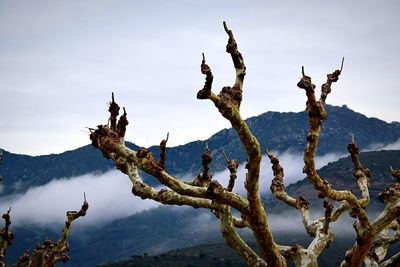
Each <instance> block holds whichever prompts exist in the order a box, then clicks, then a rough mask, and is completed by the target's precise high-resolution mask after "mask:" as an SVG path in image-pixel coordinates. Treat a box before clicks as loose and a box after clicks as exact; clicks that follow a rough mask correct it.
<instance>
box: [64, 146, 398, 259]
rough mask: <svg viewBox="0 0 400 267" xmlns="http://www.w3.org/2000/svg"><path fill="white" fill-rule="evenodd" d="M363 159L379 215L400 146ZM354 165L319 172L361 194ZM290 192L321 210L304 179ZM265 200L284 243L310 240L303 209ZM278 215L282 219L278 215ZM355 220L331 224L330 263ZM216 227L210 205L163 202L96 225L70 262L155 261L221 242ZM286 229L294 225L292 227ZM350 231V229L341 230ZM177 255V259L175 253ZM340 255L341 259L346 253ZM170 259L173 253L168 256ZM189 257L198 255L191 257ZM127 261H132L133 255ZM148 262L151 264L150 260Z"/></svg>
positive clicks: (341, 164) (349, 241) (336, 165)
mask: <svg viewBox="0 0 400 267" xmlns="http://www.w3.org/2000/svg"><path fill="white" fill-rule="evenodd" d="M360 159H361V161H362V163H363V165H364V166H366V167H368V168H369V169H370V170H371V172H372V177H371V205H370V206H371V207H370V210H369V212H370V214H376V213H377V212H378V211H381V210H383V205H382V204H381V203H380V202H379V201H378V200H377V194H378V193H379V192H382V191H383V190H384V188H385V187H387V186H389V185H391V184H392V183H393V182H394V180H393V179H392V177H391V175H390V172H389V171H388V170H389V166H390V165H392V166H400V151H399V150H397V151H376V152H375V151H374V152H364V153H361V154H360ZM353 169H354V167H353V165H352V162H351V159H350V157H345V158H342V159H339V160H338V161H336V162H333V163H329V164H328V165H327V166H325V167H323V168H321V169H320V170H319V174H320V175H321V176H323V177H326V179H328V180H329V181H330V182H331V183H332V184H333V185H334V186H335V188H338V189H345V188H347V189H348V188H349V187H350V188H351V189H352V190H353V191H354V192H356V193H357V192H358V191H359V190H358V189H357V188H356V184H355V181H354V178H352V172H353ZM287 191H288V192H289V193H290V194H292V195H293V196H299V195H301V196H305V197H306V198H307V199H308V200H309V201H310V202H311V204H313V205H312V206H311V207H312V210H311V211H312V214H313V215H314V216H315V214H322V213H323V208H322V204H321V200H320V199H318V198H317V194H316V192H315V190H314V189H313V188H312V186H311V185H310V183H309V182H308V180H307V179H306V178H305V179H303V180H301V181H299V182H297V183H294V184H292V185H289V186H288V187H287ZM265 199H266V201H265V203H266V206H267V210H268V213H269V218H270V222H271V228H272V230H273V232H274V233H275V234H276V235H277V238H278V240H282V243H283V244H295V243H300V244H301V243H304V244H307V242H309V241H310V238H309V237H308V236H307V234H306V233H305V230H304V229H302V225H301V218H300V215H299V213H298V212H297V211H296V210H294V209H292V208H289V207H287V206H286V205H285V204H281V202H279V201H277V200H276V199H275V198H273V197H265ZM288 214H289V215H290V217H291V218H292V219H291V220H289V222H288V220H287V216H289V215H288ZM277 217H279V218H280V219H277ZM373 217H374V216H372V218H373ZM353 221H354V220H353V219H352V218H350V217H349V216H347V215H346V216H344V218H343V220H342V221H339V222H336V223H334V224H333V226H332V227H336V228H335V230H334V231H335V236H336V239H335V240H334V242H333V243H332V244H331V248H330V249H329V250H328V251H327V252H324V253H325V254H324V255H325V256H324V262H329V258H330V257H332V255H344V253H345V249H347V248H348V247H349V246H350V244H352V243H353V242H354V231H353V228H352V226H351V225H352V223H353ZM285 223H286V224H288V223H289V224H290V223H291V224H290V227H289V226H287V227H286V228H285V227H283V226H282V224H285ZM345 223H347V226H346V227H347V229H343V228H342V226H343V225H344V224H345ZM218 227H219V225H218V221H217V220H216V219H215V218H214V217H213V215H212V214H211V212H209V211H208V210H202V209H193V208H182V207H170V206H160V207H158V208H153V209H150V210H147V211H144V212H141V213H138V214H135V215H132V216H130V217H127V218H125V219H121V220H118V221H115V222H113V223H112V224H109V225H107V226H105V227H104V228H103V229H99V230H97V231H96V233H93V235H91V237H90V238H88V239H87V240H86V242H85V244H84V245H83V247H84V249H83V248H79V247H78V248H71V257H72V262H71V264H72V266H94V264H100V263H103V264H104V263H107V262H113V261H116V260H121V259H128V258H129V257H131V256H132V255H136V256H137V255H143V254H145V253H146V254H148V255H158V256H157V257H159V258H150V257H145V256H142V257H141V258H138V257H136V261H140V262H142V263H143V262H144V263H146V264H149V262H151V261H152V260H156V259H158V260H159V261H160V262H162V261H161V260H162V259H161V258H162V257H161V255H162V254H163V253H165V252H167V251H169V250H171V249H178V248H185V247H189V246H193V245H196V244H203V243H207V244H208V243H210V242H211V243H215V242H217V241H220V242H222V238H221V234H220V233H219V230H218ZM288 229H291V230H289V231H288ZM346 230H347V232H343V231H346ZM338 232H339V233H338ZM340 232H342V233H340ZM241 234H242V235H243V236H245V237H246V238H247V239H250V240H251V235H250V233H249V232H248V231H246V230H244V231H241ZM346 237H347V239H346ZM332 247H333V248H332ZM96 255H107V256H104V257H103V258H98V257H95V256H96ZM192 256H193V255H192ZM219 256H221V255H218V254H212V253H211V256H210V255H209V257H208V259H209V260H211V261H212V260H213V258H215V257H217V258H218V257H219ZM174 257H175V258H176V256H174ZM167 258H168V257H167ZM336 258H338V259H341V258H342V257H336ZM168 259H171V258H170V257H169V258H168ZM191 260H195V259H194V258H192V259H191ZM127 261H128V262H129V260H127ZM110 266H119V265H110ZM121 266H123V265H121ZM135 266H136V265H135ZM138 266H142V265H138ZM149 266H152V265H151V264H150V265H149ZM156 266H159V265H156ZM167 266H168V265H167ZM177 266H179V265H177ZM180 266H183V265H180ZM184 266H187V265H184ZM193 266H198V265H193ZM210 266H213V265H210ZM221 266H222V265H221ZM323 266H328V265H323ZM330 266H337V265H330Z"/></svg>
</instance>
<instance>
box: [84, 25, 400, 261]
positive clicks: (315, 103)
mask: <svg viewBox="0 0 400 267" xmlns="http://www.w3.org/2000/svg"><path fill="white" fill-rule="evenodd" d="M223 26H224V30H225V32H226V33H227V35H228V44H227V46H226V51H227V53H229V54H230V55H231V58H232V62H233V66H234V68H235V71H236V75H235V82H234V85H233V86H225V87H223V88H222V90H221V91H220V93H219V94H215V93H213V92H212V83H213V77H214V76H213V73H212V71H211V68H210V67H209V66H208V65H207V64H206V59H205V56H204V54H203V55H202V62H201V73H203V74H204V75H205V76H206V77H205V83H204V86H203V88H202V89H201V90H199V91H198V93H197V98H198V99H204V100H206V99H208V100H211V101H212V102H213V104H214V105H215V107H216V108H217V109H218V111H219V113H221V115H222V116H223V117H224V118H226V119H227V120H228V121H229V122H230V123H231V125H232V127H233V129H234V130H235V131H236V132H237V134H238V136H239V139H240V141H241V143H242V145H243V148H244V149H245V151H246V153H247V158H248V160H247V164H246V169H247V173H246V179H245V189H246V194H247V195H246V197H244V196H241V195H239V194H237V193H233V188H234V187H235V180H236V178H237V169H238V163H237V161H235V160H229V158H228V156H227V155H226V154H225V153H224V158H225V160H226V163H227V168H228V169H229V172H230V176H229V183H228V185H226V187H224V186H223V185H221V184H220V183H219V182H218V181H217V180H212V173H211V171H210V167H209V164H210V163H211V161H212V155H211V151H210V150H209V149H208V146H207V143H206V148H205V151H204V153H203V155H202V157H201V160H202V166H203V168H202V172H201V173H200V174H199V175H198V176H197V177H196V178H195V179H194V180H193V181H192V182H184V181H182V180H180V179H178V178H177V177H174V176H173V175H171V174H169V173H168V171H167V170H166V169H165V163H166V143H167V140H168V135H167V138H166V139H165V140H163V141H162V142H161V144H160V149H161V152H160V160H159V161H156V160H155V159H154V157H153V155H152V154H151V153H150V152H149V151H148V150H147V149H145V148H141V149H139V150H138V151H134V150H131V149H129V148H127V147H126V146H125V144H124V143H125V140H124V135H125V131H126V126H127V125H128V120H127V113H126V111H125V109H124V114H123V115H122V116H121V117H120V119H119V121H117V116H118V111H119V106H118V105H117V104H116V103H115V100H114V95H112V101H111V102H110V109H109V111H110V114H111V115H110V119H109V121H110V123H109V124H108V125H100V126H98V128H97V129H96V130H93V131H92V133H91V135H90V138H91V140H92V144H93V145H94V146H95V147H96V148H98V149H100V150H101V152H102V153H103V155H104V156H105V157H106V158H109V159H112V160H113V161H114V163H115V166H116V167H117V169H119V170H120V171H121V172H123V173H125V174H127V175H128V177H129V178H130V180H131V182H132V193H133V194H134V195H136V196H139V197H141V198H143V199H152V200H154V201H157V202H160V203H163V204H168V205H187V206H192V207H195V208H206V209H210V210H211V211H212V212H213V214H214V215H215V216H216V218H217V219H218V220H219V222H220V229H221V233H222V236H223V237H224V240H225V242H226V244H227V245H228V246H230V247H232V248H233V249H235V250H236V251H237V253H238V254H239V255H241V256H242V257H243V258H244V260H245V261H246V262H247V263H248V264H249V265H250V266H267V265H268V266H286V264H287V262H286V259H288V260H291V261H293V262H294V264H295V265H296V266H317V265H318V261H317V259H318V256H319V255H320V254H321V253H322V251H323V250H324V249H325V248H326V247H328V245H329V244H330V242H332V241H333V239H334V235H333V233H332V232H331V229H330V225H331V224H332V223H334V222H336V221H337V220H338V219H339V218H340V216H341V215H342V214H344V213H345V212H349V213H350V215H351V216H352V217H354V218H355V220H356V221H355V223H354V228H355V231H356V234H357V239H356V242H355V244H354V246H353V247H352V248H350V249H349V251H348V252H347V254H346V256H345V260H344V261H343V263H342V265H343V266H360V265H361V264H362V263H363V262H373V261H375V262H376V264H379V263H381V264H389V265H390V264H392V265H393V263H392V262H398V258H399V256H398V255H395V256H394V257H393V258H392V259H389V260H386V261H383V260H384V257H385V256H384V255H386V251H387V247H388V246H389V245H391V244H393V243H395V242H397V241H398V236H399V234H398V232H396V233H397V234H396V236H395V237H389V236H388V234H387V233H388V229H394V228H393V227H397V228H396V229H397V230H396V231H398V223H397V224H396V223H395V222H396V220H398V217H399V210H400V208H399V205H400V204H399V203H400V201H399V199H400V198H399V195H400V192H399V191H400V188H399V187H400V186H399V184H395V185H393V186H392V187H391V188H388V189H387V190H385V191H384V192H383V193H382V194H381V195H380V199H381V201H382V202H384V203H385V209H384V211H382V213H381V214H380V215H379V216H378V217H377V218H376V219H375V220H373V221H370V220H369V218H368V216H367V213H366V211H365V208H366V207H367V206H368V204H369V200H370V196H369V189H368V186H369V179H370V176H371V173H370V172H369V170H368V169H367V168H365V167H363V166H362V164H361V162H360V160H359V157H358V153H359V149H358V147H357V145H356V143H355V140H354V137H353V138H352V141H351V142H350V144H349V145H348V150H349V153H350V155H351V158H352V161H353V164H354V173H353V176H354V177H355V178H356V181H357V184H358V187H359V189H360V191H361V195H362V197H361V198H360V199H358V198H357V197H356V196H355V195H354V194H353V192H351V191H350V190H335V189H334V188H333V187H332V185H330V184H329V183H328V182H327V181H326V180H325V179H324V178H323V177H320V176H319V174H318V172H317V170H316V168H315V154H316V151H317V147H318V140H319V135H320V132H321V126H322V124H323V122H324V121H325V119H326V118H327V112H326V110H325V103H326V99H327V96H328V95H329V93H330V92H331V91H332V84H333V83H334V82H337V81H338V79H339V76H340V74H341V72H342V70H343V60H342V64H341V67H340V69H339V70H336V71H334V72H332V73H331V74H328V75H327V81H326V83H325V84H323V85H322V87H321V96H320V98H319V100H317V97H316V95H315V85H314V84H312V81H311V77H309V76H306V75H305V71H304V67H303V68H302V76H303V77H302V78H301V80H300V82H299V83H298V84H297V86H298V87H300V88H302V89H304V90H305V91H306V96H307V102H306V106H307V112H308V117H309V120H308V125H309V132H308V135H307V138H306V140H307V145H306V148H305V150H304V158H303V159H304V169H303V171H304V173H306V174H307V177H308V180H309V181H310V182H311V183H312V184H313V185H314V188H315V189H316V190H317V191H318V192H319V195H320V196H321V197H324V198H325V201H324V205H323V208H324V209H325V215H324V216H323V217H322V218H319V219H316V220H312V219H311V215H310V213H311V212H310V205H309V203H308V201H307V200H306V199H305V198H304V197H301V196H299V197H293V196H290V195H289V194H288V193H287V192H286V190H285V186H284V180H283V178H284V170H283V167H282V166H281V165H280V163H279V159H278V157H277V156H274V155H272V154H271V153H269V152H268V153H267V155H268V156H269V157H270V160H271V163H272V169H273V175H274V178H273V179H272V183H271V187H270V188H271V191H272V193H273V194H274V195H275V196H276V198H278V199H279V200H281V201H283V202H284V203H286V204H287V205H288V206H290V207H292V208H295V209H297V210H298V211H299V212H300V214H301V216H302V218H303V225H304V228H305V231H306V232H307V233H308V234H309V235H310V236H311V237H313V240H312V242H311V243H310V244H309V245H308V247H306V248H305V247H301V246H299V245H294V246H287V245H280V244H277V243H276V242H275V241H274V236H273V233H272V231H271V229H270V226H269V224H268V217H267V212H266V210H265V208H264V205H263V203H262V201H261V197H260V190H259V186H260V185H259V180H260V168H261V166H260V164H261V155H262V154H261V147H260V144H259V142H258V140H257V139H256V137H255V136H254V135H253V134H252V132H251V131H250V129H249V127H248V125H247V124H246V123H245V121H244V120H243V119H242V117H241V114H240V106H241V103H242V99H243V83H244V77H245V75H246V66H245V63H244V59H243V56H242V54H241V53H240V52H239V50H238V45H237V42H236V40H235V38H234V36H233V33H232V31H231V30H230V29H229V28H228V26H227V25H226V23H225V22H224V24H223ZM139 170H142V171H144V172H146V173H148V174H150V175H152V176H154V177H155V178H156V179H157V180H158V181H159V182H160V184H161V185H163V186H164V187H165V188H163V189H161V190H157V189H155V188H153V187H151V186H150V185H148V184H147V183H146V182H144V181H143V180H142V179H141V178H140V176H139ZM392 173H393V176H394V177H396V178H397V179H400V171H397V170H393V171H392ZM335 201H337V202H339V205H338V206H337V207H336V208H335V207H334V206H333V205H332V203H333V202H335ZM232 209H234V210H235V212H232ZM235 213H238V214H239V215H240V218H236V217H235V216H233V214H235ZM245 227H246V228H249V229H250V230H251V231H252V233H253V235H254V238H255V240H256V241H257V244H258V248H259V251H260V255H257V253H255V251H253V250H252V249H251V248H250V247H249V246H248V245H247V244H246V242H245V241H244V240H243V239H242V238H241V237H240V235H239V234H238V231H237V228H245ZM389 265H388V266H389Z"/></svg>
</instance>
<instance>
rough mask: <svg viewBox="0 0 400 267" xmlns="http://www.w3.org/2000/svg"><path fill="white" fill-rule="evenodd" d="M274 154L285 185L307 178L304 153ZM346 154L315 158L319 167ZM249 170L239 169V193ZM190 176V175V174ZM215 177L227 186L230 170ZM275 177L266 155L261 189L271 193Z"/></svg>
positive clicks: (263, 159)
mask: <svg viewBox="0 0 400 267" xmlns="http://www.w3.org/2000/svg"><path fill="white" fill-rule="evenodd" d="M272 153H273V154H274V155H277V156H278V158H279V161H280V164H281V166H282V167H283V169H284V174H285V177H284V182H285V185H289V184H292V183H295V182H297V181H299V180H302V179H304V178H305V174H304V173H303V166H304V162H303V154H301V153H294V152H291V151H285V152H282V153H275V152H272ZM343 156H345V154H335V153H328V154H325V155H322V156H317V157H316V158H315V162H316V167H317V169H319V168H321V167H323V166H325V165H327V164H328V163H329V162H333V161H336V160H338V159H339V158H341V157H343ZM246 172H247V170H246V169H245V164H241V165H240V166H239V168H238V171H237V173H238V174H237V176H238V178H237V179H236V182H235V187H234V190H233V191H234V192H236V193H239V194H242V195H243V194H245V188H244V181H245V176H246V175H245V174H246ZM188 177H190V176H188ZM213 179H215V180H218V181H219V183H220V184H221V185H224V186H227V185H228V182H229V171H228V170H224V171H222V172H218V173H215V174H213ZM272 179H273V173H272V165H271V163H270V160H269V158H268V157H267V156H266V155H264V156H263V157H262V161H261V175H260V190H261V192H262V193H268V194H269V193H270V189H269V186H270V185H271V180H272Z"/></svg>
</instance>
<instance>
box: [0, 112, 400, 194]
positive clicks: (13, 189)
mask: <svg viewBox="0 0 400 267" xmlns="http://www.w3.org/2000/svg"><path fill="white" fill-rule="evenodd" d="M326 109H327V112H328V118H327V120H326V123H325V124H324V126H323V129H322V134H321V137H320V142H319V148H318V153H319V154H320V155H322V154H326V153H329V152H335V153H336V152H340V153H344V152H346V146H347V143H348V141H349V139H350V135H351V134H355V135H356V138H357V143H358V145H359V147H360V148H361V149H364V148H368V147H370V146H373V145H376V144H381V145H382V146H383V145H387V144H389V143H393V142H395V141H397V140H399V139H400V123H399V122H392V123H387V122H385V121H383V120H379V119H376V118H368V117H366V116H365V115H363V114H360V113H357V112H355V111H353V110H351V109H349V108H348V107H347V106H342V107H336V106H329V105H327V106H326ZM307 120H308V118H307V114H306V112H304V111H303V112H285V113H281V112H273V111H268V112H265V113H263V114H261V115H258V116H254V117H250V118H248V119H247V120H246V122H247V124H248V125H249V127H250V129H251V130H252V131H253V133H254V135H255V136H256V137H257V138H258V140H259V142H260V144H261V146H262V148H263V149H264V148H268V149H269V150H273V151H287V150H290V151H293V152H302V150H303V148H304V146H305V144H306V141H305V137H306V135H307V131H308V130H307V127H308V126H307V125H308V122H307ZM364 129H369V130H368V131H365V130H364ZM207 141H208V146H209V148H210V149H211V153H212V155H213V158H214V159H213V161H212V163H211V169H212V170H213V171H214V172H217V171H221V170H224V169H225V168H226V166H225V165H226V164H225V160H224V158H223V155H222V151H225V152H226V154H227V155H228V157H230V158H235V159H236V160H238V161H239V162H240V163H243V162H245V161H246V159H247V156H246V153H245V151H244V150H243V148H242V146H241V143H240V140H239V138H238V136H237V134H236V132H235V131H234V130H233V129H232V128H226V129H223V130H221V131H219V132H217V133H215V134H214V135H212V136H211V137H210V138H209V139H208V140H207ZM126 144H127V146H128V147H130V148H134V149H138V148H139V147H138V146H137V145H135V144H133V143H130V142H126ZM204 147H205V142H204V141H200V140H197V141H193V142H189V143H187V144H185V145H180V146H176V147H168V148H167V163H166V168H167V170H168V171H169V172H170V173H171V174H173V175H178V174H186V173H193V174H195V175H197V173H198V172H199V171H200V170H201V154H202V153H203V151H204ZM149 150H150V151H151V152H152V153H153V154H154V155H155V157H158V154H159V148H158V146H152V147H150V148H149ZM112 168H114V165H113V163H112V161H110V160H106V159H105V158H103V156H102V154H101V153H100V151H98V150H96V149H95V148H94V147H92V146H91V145H86V146H83V147H80V148H78V149H75V150H70V151H66V152H63V153H60V154H50V155H44V156H28V155H20V154H13V153H10V152H7V151H5V152H4V159H3V164H2V165H0V173H1V174H2V176H3V177H5V178H6V179H4V180H3V192H2V194H3V195H9V194H13V193H23V192H25V191H26V190H27V189H28V188H30V187H32V186H39V185H43V184H45V183H47V182H49V181H50V180H52V179H60V178H68V177H74V176H80V175H83V174H87V173H104V172H106V171H108V170H110V169H112ZM144 177H145V178H146V175H144Z"/></svg>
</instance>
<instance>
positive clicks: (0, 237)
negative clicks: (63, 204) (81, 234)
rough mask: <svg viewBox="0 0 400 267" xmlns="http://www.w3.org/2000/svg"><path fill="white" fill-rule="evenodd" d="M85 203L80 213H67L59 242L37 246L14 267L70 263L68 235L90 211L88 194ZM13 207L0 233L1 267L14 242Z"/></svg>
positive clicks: (26, 253) (52, 265) (0, 153)
mask: <svg viewBox="0 0 400 267" xmlns="http://www.w3.org/2000/svg"><path fill="white" fill-rule="evenodd" d="M2 159H3V152H2V150H1V149H0V163H2V162H1V161H2ZM83 196H84V201H83V204H82V207H81V209H80V210H79V211H67V214H66V215H67V220H66V221H65V226H64V228H63V231H62V234H61V237H60V239H59V240H58V241H57V242H55V243H54V242H53V241H51V240H46V241H44V242H43V244H40V245H37V246H36V248H35V249H34V250H33V252H32V254H30V253H29V251H25V252H24V253H23V254H22V255H21V257H19V259H18V260H17V262H16V263H15V264H14V265H13V267H54V266H55V265H56V263H57V262H64V263H65V262H68V261H69V260H70V258H69V256H68V252H69V246H68V235H69V233H70V231H71V228H72V223H73V222H74V221H75V220H76V219H78V218H79V217H84V216H85V215H86V212H87V210H88V209H89V203H88V202H87V201H86V194H85V193H84V194H83ZM10 212H11V207H10V209H9V210H8V211H7V212H6V213H4V214H3V216H2V218H3V219H4V228H3V229H2V230H1V231H0V267H5V266H7V265H6V263H5V262H4V257H5V255H6V251H7V248H8V246H10V245H11V244H12V242H13V240H14V233H12V232H11V231H10V225H11V216H10Z"/></svg>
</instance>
